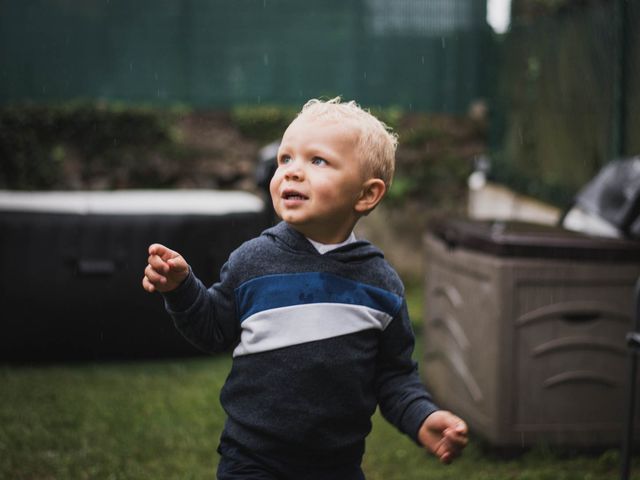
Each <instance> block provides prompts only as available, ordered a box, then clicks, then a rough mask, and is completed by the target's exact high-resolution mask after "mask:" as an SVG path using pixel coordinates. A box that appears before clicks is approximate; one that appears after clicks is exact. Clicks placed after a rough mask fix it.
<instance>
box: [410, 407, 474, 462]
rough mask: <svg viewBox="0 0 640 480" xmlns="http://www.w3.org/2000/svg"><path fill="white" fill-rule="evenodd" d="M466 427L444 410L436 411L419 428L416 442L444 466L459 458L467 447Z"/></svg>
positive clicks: (462, 422)
mask: <svg viewBox="0 0 640 480" xmlns="http://www.w3.org/2000/svg"><path fill="white" fill-rule="evenodd" d="M467 433H468V429H467V425H466V423H464V421H463V420H462V419H461V418H459V417H457V416H456V415H454V414H453V413H451V412H448V411H446V410H438V411H435V412H433V413H432V414H431V415H429V416H428V417H427V418H426V419H425V421H424V422H423V423H422V425H421V426H420V430H419V431H418V440H419V441H420V443H422V445H423V446H424V447H425V448H427V449H428V450H429V451H430V452H431V453H433V454H434V455H435V456H436V457H438V459H439V460H440V461H441V462H442V463H445V464H448V463H451V462H452V461H453V460H454V459H455V458H456V457H458V456H460V454H461V453H462V450H463V449H464V447H465V446H466V445H467V442H468V438H467Z"/></svg>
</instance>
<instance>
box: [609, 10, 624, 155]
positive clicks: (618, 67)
mask: <svg viewBox="0 0 640 480" xmlns="http://www.w3.org/2000/svg"><path fill="white" fill-rule="evenodd" d="M613 8H614V14H613V17H614V18H613V20H614V28H615V31H614V33H615V37H614V38H615V45H614V49H615V50H614V59H615V60H614V71H613V119H612V120H613V121H612V128H611V134H612V141H611V150H612V153H613V158H621V157H622V156H623V155H624V154H625V150H626V133H627V132H626V130H627V125H626V122H627V99H626V93H627V89H626V80H627V78H628V68H627V58H626V57H627V51H626V49H627V42H628V38H627V33H628V32H627V24H628V22H627V14H628V11H627V0H618V1H616V3H615V4H614V6H613Z"/></svg>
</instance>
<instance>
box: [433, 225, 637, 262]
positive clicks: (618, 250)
mask: <svg viewBox="0 0 640 480" xmlns="http://www.w3.org/2000/svg"><path fill="white" fill-rule="evenodd" d="M430 231H431V232H432V233H433V234H434V235H435V236H436V237H438V238H440V239H441V240H442V241H443V242H444V243H446V244H447V246H448V247H449V248H466V249H469V250H475V251H479V252H484V253H487V254H490V255H495V256H500V257H528V258H531V257H533V258H549V259H583V260H590V261H596V262H597V261H626V262H640V241H632V240H624V239H615V238H605V237H595V236H589V235H584V234H582V233H578V232H573V231H570V230H565V229H563V228H561V227H555V226H549V225H541V224H535V223H526V222H516V221H497V220H493V221H488V220H467V219H448V220H440V221H436V222H433V223H432V224H431V225H430Z"/></svg>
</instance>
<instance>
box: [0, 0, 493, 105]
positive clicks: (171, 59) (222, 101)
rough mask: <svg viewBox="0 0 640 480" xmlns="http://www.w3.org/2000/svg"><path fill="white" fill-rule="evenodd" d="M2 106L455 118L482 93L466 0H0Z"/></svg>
mask: <svg viewBox="0 0 640 480" xmlns="http://www.w3.org/2000/svg"><path fill="white" fill-rule="evenodd" d="M0 12H1V14H0V60H1V61H0V64H1V67H0V68H1V71H0V103H3V104H7V103H14V102H19V101H23V100H35V101H51V100H66V99H70V98H79V97H80V98H88V99H94V98H104V99H108V100H123V101H133V102H144V103H151V104H172V103H184V104H187V105H192V106H195V107H211V106H215V107H225V106H229V105H233V104H238V103H248V104H255V103H280V104H296V105H299V104H300V102H302V101H304V100H306V99H308V98H310V97H317V96H324V95H337V94H340V95H343V96H344V97H347V98H356V99H358V101H359V102H360V103H363V104H366V105H380V106H392V105H393V106H400V107H403V108H407V109H415V110H429V111H442V112H460V111H464V110H465V109H466V108H467V107H468V106H469V104H470V102H472V101H473V100H474V99H476V98H478V97H482V96H484V93H485V86H486V81H485V78H486V71H485V69H486V66H487V59H486V58H485V56H486V54H487V51H488V48H489V47H488V42H489V39H490V35H489V32H488V26H487V25H486V20H485V16H486V15H485V13H486V6H485V2H484V1H478V0H395V1H393V2H388V1H386V0H310V1H300V0H136V1H134V2H132V1H130V0H23V1H19V2H17V1H12V0H0Z"/></svg>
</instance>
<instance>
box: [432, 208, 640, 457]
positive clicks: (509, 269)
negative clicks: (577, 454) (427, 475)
mask: <svg viewBox="0 0 640 480" xmlns="http://www.w3.org/2000/svg"><path fill="white" fill-rule="evenodd" d="M425 247H426V261H427V264H426V304H425V305H426V306H425V322H424V325H425V331H424V338H425V351H424V362H423V366H422V371H423V375H424V378H425V382H426V383H427V385H428V387H429V388H430V390H431V392H432V393H433V395H434V397H435V399H436V401H437V402H439V403H440V404H441V405H442V406H443V407H445V408H448V409H451V410H453V411H455V412H456V413H458V414H459V415H460V416H462V417H463V418H464V419H465V420H466V421H467V422H468V423H469V425H470V427H471V429H472V431H474V432H475V433H476V434H478V435H479V436H481V437H484V438H485V439H486V440H487V441H489V443H491V444H494V445H496V446H505V447H509V446H531V445H534V444H539V443H544V444H548V445H564V446H583V447H600V446H619V445H620V443H621V441H622V434H623V423H624V417H625V406H626V398H625V397H626V382H627V373H628V372H627V355H628V351H627V347H626V343H625V335H626V334H627V333H628V332H629V331H630V330H631V328H632V319H633V318H632V317H633V305H634V286H635V283H636V281H637V279H638V276H639V275H640V242H631V241H624V240H614V239H604V238H593V237H588V236H584V235H581V234H577V233H575V232H569V231H566V230H563V229H560V228H554V227H547V226H541V225H533V224H525V223H513V222H512V223H509V222H490V221H484V222H478V221H466V220H452V221H447V222H442V223H439V224H436V225H434V226H433V227H432V228H431V229H430V231H429V233H428V234H427V235H426V237H425ZM638 425H640V422H638Z"/></svg>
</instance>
